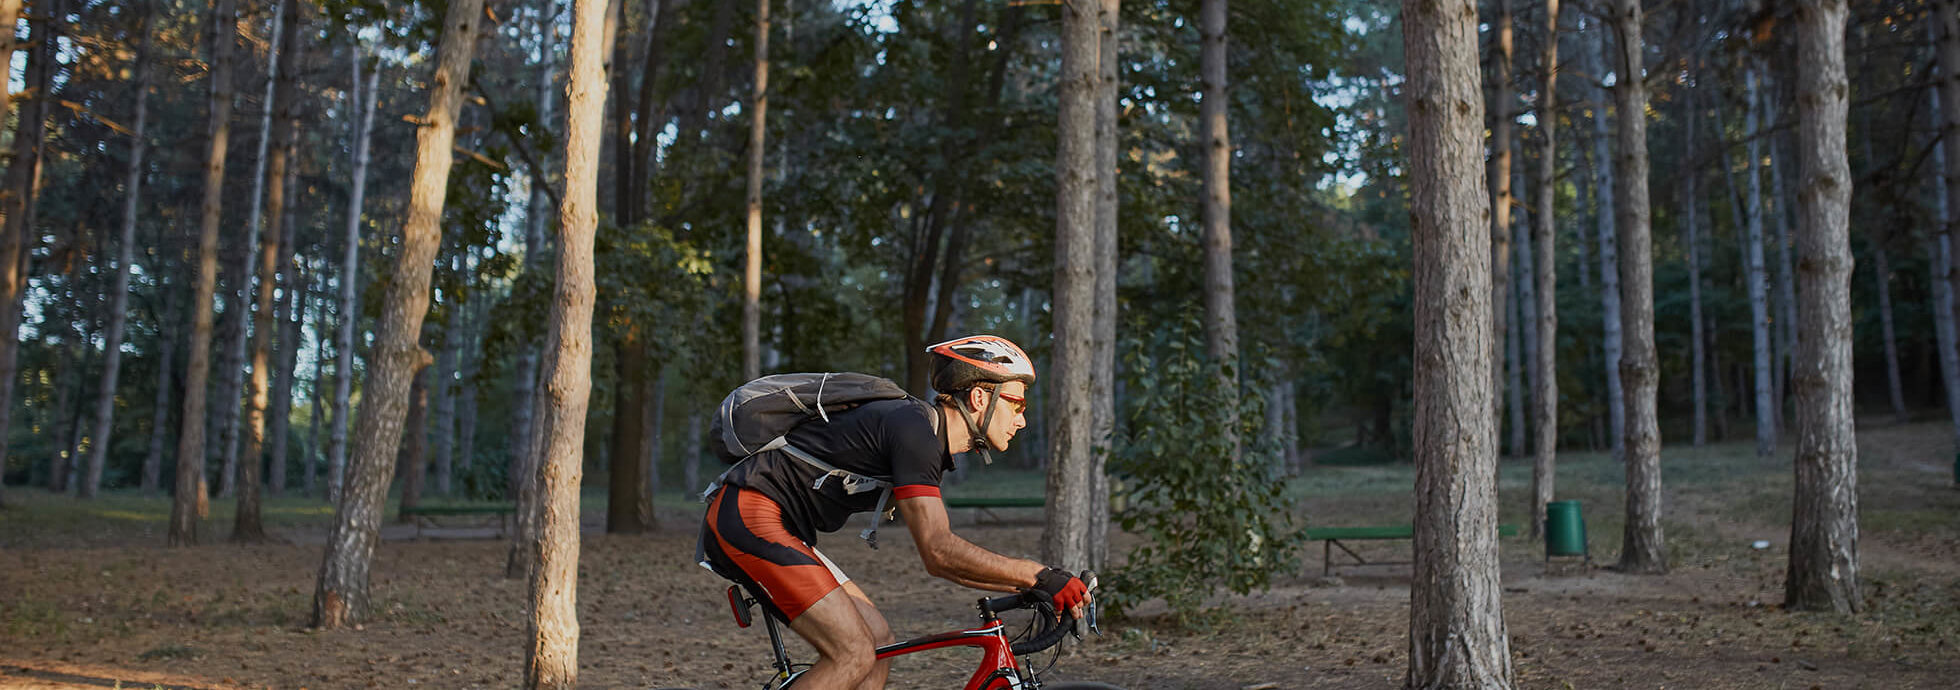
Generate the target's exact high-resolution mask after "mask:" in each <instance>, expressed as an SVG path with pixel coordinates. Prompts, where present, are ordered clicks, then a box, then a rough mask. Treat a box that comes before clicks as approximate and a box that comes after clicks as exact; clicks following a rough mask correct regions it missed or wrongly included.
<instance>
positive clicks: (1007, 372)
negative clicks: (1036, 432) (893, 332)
mask: <svg viewBox="0 0 1960 690" xmlns="http://www.w3.org/2000/svg"><path fill="white" fill-rule="evenodd" d="M926 352H930V353H932V389H933V390H936V391H939V392H940V393H955V394H956V393H959V392H962V391H965V390H968V389H970V388H973V387H974V386H976V385H980V384H986V383H993V384H1002V383H1007V382H1009V381H1020V382H1022V383H1025V384H1033V383H1034V360H1033V359H1032V358H1030V357H1028V353H1026V352H1024V351H1022V350H1021V348H1020V346H1017V345H1015V344H1014V343H1013V341H1010V340H1008V339H1006V338H1002V337H1000V336H997V335H969V336H966V337H963V338H954V339H952V340H948V341H946V342H943V343H940V344H938V345H934V346H932V347H928V348H926Z"/></svg>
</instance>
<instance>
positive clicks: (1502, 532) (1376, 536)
mask: <svg viewBox="0 0 1960 690" xmlns="http://www.w3.org/2000/svg"><path fill="white" fill-rule="evenodd" d="M1497 534H1498V535H1499V536H1504V537H1512V536H1517V534H1518V526H1517V525H1498V526H1497ZM1414 538H1416V528H1415V527H1414V526H1413V525H1381V526H1375V527H1309V528H1307V540H1308V541H1318V542H1321V555H1320V574H1321V576H1322V577H1327V576H1331V575H1333V574H1334V549H1336V548H1338V549H1340V550H1342V551H1344V552H1346V553H1347V555H1348V557H1349V558H1353V559H1354V563H1353V565H1403V564H1408V563H1413V562H1414V561H1373V562H1370V561H1369V560H1368V559H1366V558H1362V557H1361V554H1358V553H1355V552H1354V550H1353V549H1350V548H1348V547H1347V545H1346V544H1343V543H1341V542H1344V541H1382V540H1389V539H1414Z"/></svg>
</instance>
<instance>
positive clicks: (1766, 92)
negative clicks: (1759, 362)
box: [1761, 69, 1797, 429]
mask: <svg viewBox="0 0 1960 690" xmlns="http://www.w3.org/2000/svg"><path fill="white" fill-rule="evenodd" d="M1762 76H1763V90H1762V94H1761V97H1762V109H1763V131H1765V132H1771V133H1772V134H1770V136H1769V141H1768V145H1769V155H1770V165H1769V174H1770V186H1771V187H1772V188H1773V189H1772V190H1771V192H1770V193H1771V194H1772V195H1773V196H1772V197H1771V199H1772V201H1773V202H1774V203H1772V204H1770V209H1771V211H1772V213H1774V214H1775V217H1776V222H1775V223H1773V224H1771V225H1770V234H1771V237H1770V243H1771V244H1772V245H1773V246H1775V247H1776V270H1775V273H1774V276H1775V280H1776V283H1775V286H1774V287H1773V289H1774V290H1775V300H1776V302H1775V307H1774V308H1775V309H1776V311H1775V314H1776V315H1775V316H1774V317H1772V318H1771V321H1773V322H1774V325H1775V327H1776V328H1775V336H1776V367H1777V368H1776V377H1775V378H1774V379H1773V380H1772V387H1773V389H1774V393H1773V396H1774V398H1775V400H1776V406H1775V407H1774V408H1772V409H1773V411H1775V413H1776V428H1778V429H1782V428H1785V427H1786V426H1788V424H1787V423H1786V422H1785V421H1784V419H1783V402H1784V401H1785V400H1787V399H1789V397H1790V391H1789V386H1788V382H1789V380H1790V359H1791V353H1793V352H1794V351H1795V350H1796V341H1797V297H1796V295H1797V289H1796V286H1795V281H1794V279H1793V278H1792V277H1791V276H1792V274H1793V273H1794V272H1795V269H1794V268H1793V267H1792V265H1791V259H1790V237H1791V235H1792V234H1793V233H1792V232H1791V230H1790V224H1791V223H1792V222H1794V219H1793V218H1792V216H1793V215H1794V214H1795V211H1792V210H1791V208H1792V207H1794V206H1795V205H1796V204H1795V203H1794V202H1793V201H1792V197H1791V196H1790V184H1789V179H1788V178H1789V176H1787V175H1784V174H1783V169H1784V168H1787V167H1793V166H1795V165H1796V164H1795V163H1794V162H1793V157H1791V156H1787V155H1784V154H1785V153H1786V151H1785V150H1784V149H1783V147H1780V146H1777V142H1778V141H1781V140H1782V139H1783V137H1782V136H1780V135H1777V134H1774V132H1776V131H1777V129H1776V97H1775V94H1776V87H1775V85H1774V84H1775V82H1774V81H1772V80H1771V79H1770V71H1769V70H1768V69H1764V70H1762Z"/></svg>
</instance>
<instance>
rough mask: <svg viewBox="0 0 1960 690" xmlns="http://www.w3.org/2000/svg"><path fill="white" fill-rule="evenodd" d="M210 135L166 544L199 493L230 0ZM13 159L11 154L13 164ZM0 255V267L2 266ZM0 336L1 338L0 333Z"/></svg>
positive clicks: (227, 122)
mask: <svg viewBox="0 0 1960 690" xmlns="http://www.w3.org/2000/svg"><path fill="white" fill-rule="evenodd" d="M210 28H211V31H210V38H211V68H210V72H209V74H207V75H206V77H205V78H206V79H209V80H210V83H211V120H210V130H209V131H210V140H209V144H208V148H207V149H206V150H205V155H204V199H203V201H202V203H201V205H200V207H199V215H200V217H201V220H200V221H199V225H198V253H197V256H198V267H197V288H196V292H194V293H192V294H193V295H194V297H193V298H192V299H191V304H190V308H189V311H190V313H191V342H190V345H189V347H188V348H187V351H188V352H189V353H190V362H189V364H187V365H186V367H185V373H184V416H183V418H182V419H181V420H179V422H178V423H179V424H181V425H182V430H181V431H179V432H178V434H177V484H176V491H175V494H174V496H175V498H174V499H173V500H172V501H171V503H170V532H169V537H168V543H169V544H170V545H171V546H190V545H193V544H196V543H197V519H198V517H199V510H198V504H199V503H201V502H202V501H201V499H202V497H203V495H204V491H205V487H204V385H205V383H206V380H207V379H209V378H210V374H211V311H212V310H211V305H212V298H213V297H214V293H216V292H217V282H218V228H219V225H220V224H221V222H222V221H223V218H222V217H221V215H220V211H222V210H223V203H224V184H225V151H226V149H227V148H228V146H229V145H230V144H231V70H232V66H231V53H232V49H233V46H232V43H233V41H234V39H235V38H236V37H237V33H238V12H237V9H236V7H235V6H234V5H233V4H232V0H217V4H216V5H215V6H213V7H212V9H211V22H210ZM19 160H20V159H19V158H15V161H16V164H18V161H19ZM6 261H7V260H6V259H5V258H0V267H4V266H5V265H6ZM4 297H5V296H4V295H0V298H4ZM0 340H7V339H6V338H0Z"/></svg>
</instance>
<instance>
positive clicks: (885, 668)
mask: <svg viewBox="0 0 1960 690" xmlns="http://www.w3.org/2000/svg"><path fill="white" fill-rule="evenodd" d="M844 591H845V592H847V593H849V594H850V595H851V603H853V604H856V605H857V612H858V616H859V617H860V618H862V619H864V625H865V628H866V629H867V630H869V631H870V632H871V640H872V642H873V645H874V646H876V647H883V646H885V645H888V644H891V643H893V642H896V641H897V640H895V639H893V638H892V628H891V626H890V625H889V624H887V623H885V614H882V613H879V612H878V607H877V606H873V605H872V604H871V597H868V596H865V594H864V589H863V588H860V587H858V584H857V583H856V582H845V583H844ZM874 651H875V650H874ZM873 656H876V655H875V654H874V655H873ZM891 671H892V661H891V660H890V659H879V660H878V661H877V662H876V663H875V664H873V665H872V667H871V675H869V676H866V677H865V679H864V682H862V683H858V690H883V688H884V687H885V679H886V678H887V677H889V676H890V675H891Z"/></svg>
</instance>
